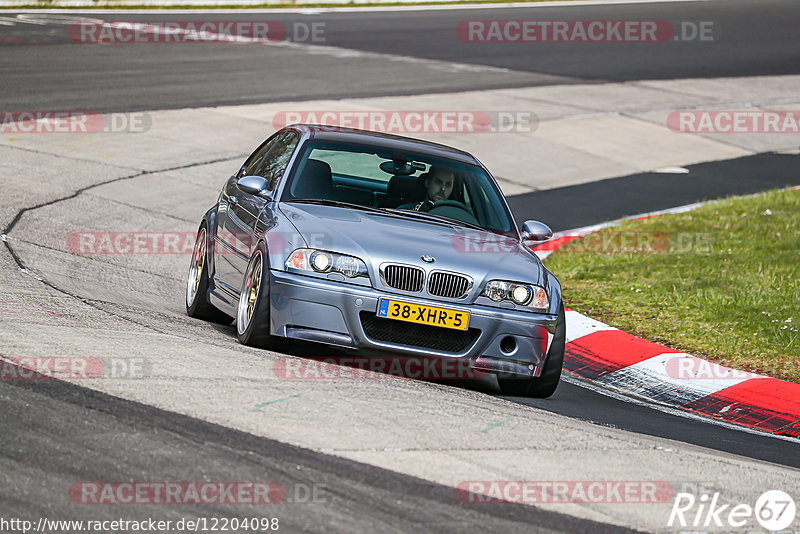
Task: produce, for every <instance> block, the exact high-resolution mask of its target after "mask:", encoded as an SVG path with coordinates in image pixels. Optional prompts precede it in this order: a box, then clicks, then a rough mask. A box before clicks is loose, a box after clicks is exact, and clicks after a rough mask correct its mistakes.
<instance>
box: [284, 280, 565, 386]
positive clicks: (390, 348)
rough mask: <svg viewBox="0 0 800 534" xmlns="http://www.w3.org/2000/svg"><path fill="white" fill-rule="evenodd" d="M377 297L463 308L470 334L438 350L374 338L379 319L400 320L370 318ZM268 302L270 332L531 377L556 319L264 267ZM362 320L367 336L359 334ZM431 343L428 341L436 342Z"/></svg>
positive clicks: (544, 352)
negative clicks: (267, 272)
mask: <svg viewBox="0 0 800 534" xmlns="http://www.w3.org/2000/svg"><path fill="white" fill-rule="evenodd" d="M381 297H391V298H393V299H396V300H402V301H404V302H409V303H411V304H421V305H427V306H438V307H446V308H450V309H455V310H460V311H468V312H469V313H470V319H469V328H470V331H471V332H470V336H469V337H468V338H464V339H461V342H462V343H461V345H464V346H465V348H458V349H453V348H452V347H451V348H450V350H437V349H435V348H431V347H424V346H418V344H417V346H415V345H414V344H404V343H403V342H402V341H400V340H398V339H396V338H397V337H398V336H393V337H394V339H392V340H391V341H388V340H386V339H384V340H381V339H379V338H380V337H381V335H380V334H378V335H376V329H375V324H376V322H377V324H378V325H384V326H389V325H386V324H385V323H383V321H390V322H391V323H398V322H400V321H395V320H393V319H380V318H378V319H377V321H375V318H374V314H375V312H376V310H377V308H378V300H379V299H380V298H381ZM270 304H271V310H270V313H271V315H270V320H271V333H272V334H273V335H277V336H283V337H288V338H294V339H303V340H306V341H316V342H321V343H327V344H330V345H336V346H339V347H344V348H348V349H357V350H361V351H367V352H378V353H382V354H386V353H391V354H399V355H405V356H425V357H431V356H434V357H439V358H448V359H459V360H463V359H469V360H470V361H471V365H472V366H473V367H474V368H476V369H481V370H486V371H491V372H495V373H506V374H510V375H524V376H534V377H535V376H539V375H540V374H541V370H542V367H543V365H544V360H545V358H546V355H547V351H548V350H549V348H550V344H551V343H552V340H553V334H554V332H555V328H556V321H557V319H558V317H557V316H556V315H550V314H538V313H531V312H523V311H516V310H507V309H502V308H494V307H489V306H480V305H465V304H456V303H452V302H444V301H436V300H431V299H428V298H416V297H412V296H408V295H397V294H392V293H389V292H386V291H381V290H377V289H375V288H372V287H366V286H360V285H355V284H348V283H343V282H338V281H333V280H327V279H323V278H317V277H312V276H303V275H301V274H295V273H288V272H283V271H274V270H273V271H270ZM365 324H366V325H368V329H369V330H370V332H371V333H372V335H368V334H367V333H366V332H365ZM403 324H404V325H411V323H403ZM409 328H412V329H413V328H414V327H413V325H412V326H410V327H409ZM425 328H427V329H434V328H436V327H425ZM473 329H474V330H473ZM423 330H424V329H423ZM379 331H380V330H378V332H379ZM427 331H429V330H426V332H427ZM436 332H437V333H439V332H440V333H441V336H447V335H453V336H457V335H458V334H457V333H455V334H454V333H453V332H448V331H447V329H440V328H436ZM390 337H391V336H390ZM509 338H510V339H511V340H513V342H512V341H510V340H509ZM436 341H437V340H432V342H433V343H434V344H438V343H436ZM510 348H512V350H509V349H510Z"/></svg>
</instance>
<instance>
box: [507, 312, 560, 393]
mask: <svg viewBox="0 0 800 534" xmlns="http://www.w3.org/2000/svg"><path fill="white" fill-rule="evenodd" d="M566 337H567V320H566V314H565V313H564V305H563V304H562V303H561V302H559V303H558V321H557V322H556V332H555V335H554V336H553V342H552V343H551V344H550V350H549V351H548V352H547V359H545V362H544V369H542V374H541V375H539V376H538V377H536V378H522V379H520V378H498V379H497V383H498V385H499V386H500V391H502V392H503V394H504V395H510V396H513V397H532V398H536V399H546V398H547V397H550V396H552V395H553V393H555V392H556V388H558V383H559V382H560V380H561V369H562V367H563V366H564V347H565V345H566V343H565V342H566Z"/></svg>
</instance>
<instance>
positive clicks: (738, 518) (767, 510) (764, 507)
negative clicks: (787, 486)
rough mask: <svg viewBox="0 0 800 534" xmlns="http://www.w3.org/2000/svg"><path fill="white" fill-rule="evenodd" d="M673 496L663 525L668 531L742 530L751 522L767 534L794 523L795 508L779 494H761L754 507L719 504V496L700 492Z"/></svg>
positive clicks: (783, 495) (750, 525) (775, 491)
mask: <svg viewBox="0 0 800 534" xmlns="http://www.w3.org/2000/svg"><path fill="white" fill-rule="evenodd" d="M700 493H701V495H700V497H695V495H694V494H692V493H683V492H681V493H677V494H676V495H675V502H674V503H673V505H672V511H671V512H670V514H669V520H668V522H667V525H668V526H670V527H703V528H706V529H708V528H719V527H726V528H731V527H732V528H742V527H753V526H755V525H753V524H752V520H753V519H755V521H757V522H758V524H759V525H761V527H762V528H765V529H767V530H769V531H771V532H775V531H780V530H784V529H786V528H788V527H789V526H790V525H791V524H792V522H793V521H794V519H795V515H796V513H797V507H796V505H795V502H794V499H792V497H791V496H790V495H789V494H788V493H786V492H784V491H780V490H770V491H766V492H764V493H762V494H761V495H760V496H759V497H758V499H756V502H755V504H754V505H752V506H751V505H750V504H746V503H740V504H731V503H728V504H723V502H724V501H723V500H722V499H721V498H720V493H719V492H718V491H717V492H714V493H713V494H711V492H710V491H700Z"/></svg>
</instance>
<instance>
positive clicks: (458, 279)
mask: <svg viewBox="0 0 800 534" xmlns="http://www.w3.org/2000/svg"><path fill="white" fill-rule="evenodd" d="M471 285H472V283H471V281H470V279H469V278H467V277H466V276H464V275H460V274H456V273H445V272H441V271H437V272H434V273H432V274H431V277H430V280H428V293H429V294H431V295H434V296H437V297H446V298H451V299H459V298H463V297H465V296H466V295H467V291H469V289H470V286H471Z"/></svg>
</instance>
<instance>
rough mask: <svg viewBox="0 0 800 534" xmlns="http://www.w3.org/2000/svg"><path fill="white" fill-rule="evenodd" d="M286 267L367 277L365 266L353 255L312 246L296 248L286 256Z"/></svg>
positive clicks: (352, 276) (349, 276)
mask: <svg viewBox="0 0 800 534" xmlns="http://www.w3.org/2000/svg"><path fill="white" fill-rule="evenodd" d="M286 268H287V269H288V268H293V269H300V270H301V271H309V272H312V273H320V274H324V273H339V274H341V275H343V276H345V277H347V278H358V277H360V276H363V277H369V275H368V273H367V266H366V265H365V264H364V262H363V261H361V260H360V259H359V258H356V257H355V256H347V255H345V254H336V253H335V252H326V251H324V250H315V249H313V248H298V249H297V250H295V251H294V252H292V253H291V254H289V257H288V258H286Z"/></svg>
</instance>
